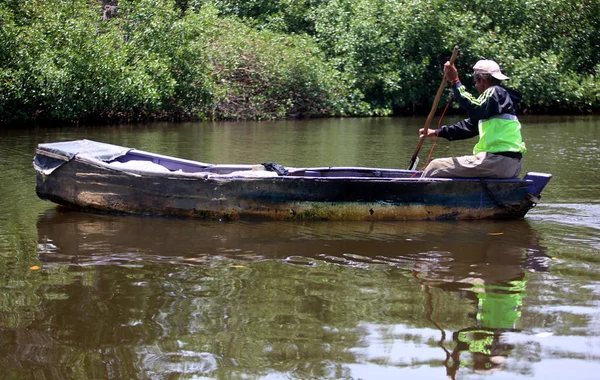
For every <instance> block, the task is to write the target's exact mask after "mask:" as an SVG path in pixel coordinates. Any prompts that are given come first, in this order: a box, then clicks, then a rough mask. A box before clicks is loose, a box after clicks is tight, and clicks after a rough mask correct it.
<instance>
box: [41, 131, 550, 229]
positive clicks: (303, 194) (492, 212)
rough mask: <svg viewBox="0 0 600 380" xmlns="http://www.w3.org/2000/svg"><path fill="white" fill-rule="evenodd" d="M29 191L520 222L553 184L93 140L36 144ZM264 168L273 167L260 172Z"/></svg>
mask: <svg viewBox="0 0 600 380" xmlns="http://www.w3.org/2000/svg"><path fill="white" fill-rule="evenodd" d="M34 167H35V169H36V173H37V174H36V177H37V179H36V192H37V195H38V196H39V197H40V198H41V199H44V200H48V201H52V202H55V203H57V204H60V205H65V206H70V207H76V208H81V209H89V210H97V211H104V212H119V213H134V214H145V215H157V216H183V217H197V218H206V219H251V218H258V219H278V220H284V219H312V220H448V219H450V220H459V219H515V218H522V217H524V216H525V214H526V213H527V212H528V211H529V210H530V209H531V208H532V207H534V206H535V205H536V204H537V203H538V202H539V200H540V196H541V195H540V194H541V191H542V189H543V188H544V187H545V186H546V184H547V183H548V181H549V180H550V178H551V175H550V174H546V173H528V174H527V175H526V176H525V177H524V178H516V179H480V178H419V175H420V172H417V171H411V170H401V169H383V168H367V167H315V168H292V167H285V168H284V167H282V166H280V165H277V164H261V165H222V164H218V165H213V164H208V163H202V162H197V161H191V160H186V159H182V158H176V157H170V156H165V155H160V154H155V153H151V152H146V151H141V150H137V149H132V148H126V147H121V146H117V145H111V144H106V143H101V142H95V141H90V140H76V141H65V142H56V143H46V144H39V145H38V147H37V149H36V153H35V157H34ZM267 169H270V170H267Z"/></svg>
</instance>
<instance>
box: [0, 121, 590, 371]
mask: <svg viewBox="0 0 600 380" xmlns="http://www.w3.org/2000/svg"><path fill="white" fill-rule="evenodd" d="M448 121H449V122H450V121H451V120H448ZM422 123H423V120H422V119H358V120H356V119H352V120H316V121H302V122H277V123H215V124H158V125H157V124H154V125H145V126H114V127H105V128H73V127H70V128H54V129H29V130H2V131H0V137H1V139H0V153H2V157H3V160H2V161H1V162H0V189H1V190H2V194H3V197H1V198H0V289H1V293H0V294H1V296H0V331H1V333H0V378H15V379H16V378H18V379H40V378H43V379H82V378H88V379H105V378H106V379H166V378H169V379H171V378H180V379H188V378H190V379H192V378H195V379H198V378H220V379H230V378H253V379H254V378H260V379H263V378H264V379H287V378H311V379H313V378H319V379H320V378H332V379H333V378H335V379H338V378H351V379H359V378H362V379H387V378H390V379H391V378H394V379H396V378H411V379H448V378H456V379H479V378H482V377H486V376H485V375H484V374H486V373H494V378H495V379H497V378H499V379H519V378H523V379H564V378H567V377H572V376H573V373H576V374H577V375H576V376H577V377H578V378H580V379H595V378H597V374H598V373H599V372H600V309H599V307H598V306H599V304H600V302H599V300H600V260H599V259H598V256H597V255H598V251H599V250H600V200H599V197H598V194H599V193H600V154H599V152H598V148H599V145H600V144H599V142H600V118H597V117H596V118H593V117H582V118H561V119H559V118H551V119H540V118H531V119H524V137H525V140H526V143H527V145H528V148H529V152H528V154H527V156H526V160H525V162H524V166H525V168H524V169H525V170H524V171H542V172H551V173H553V175H554V178H553V179H552V181H551V182H550V184H549V187H548V188H547V189H546V190H545V191H544V193H543V199H542V201H543V202H542V203H541V204H540V205H539V206H538V207H537V208H536V209H534V210H532V211H531V212H530V214H528V216H527V217H526V218H525V220H518V221H510V222H452V223H447V222H445V223H442V222H393V223H392V222H377V223H369V222H301V223H300V222H284V223H282V222H228V223H222V222H208V221H200V220H186V219H167V218H149V217H136V216H112V215H101V214H89V213H81V212H75V211H69V210H64V209H59V208H56V207H54V205H52V204H50V203H46V202H42V201H40V200H38V199H37V198H36V196H35V191H34V187H35V175H34V171H33V168H32V166H31V161H32V158H33V152H34V148H35V145H36V144H37V143H40V142H51V141H59V140H68V139H78V138H88V139H94V140H98V141H103V142H109V143H116V144H119V145H127V146H132V147H136V148H139V149H143V150H148V151H154V152H158V153H163V154H169V155H175V156H180V157H185V158H190V159H195V160H201V161H205V162H215V163H260V162H265V161H277V162H279V163H281V164H283V165H289V166H329V165H332V166H333V165H336V166H376V167H402V168H404V167H406V166H407V165H408V162H409V161H410V155H411V153H412V152H413V150H414V147H415V146H416V143H417V139H418V136H417V132H416V131H417V130H418V128H419V127H420V126H421V124H422ZM473 144H474V141H462V142H454V143H448V142H446V141H445V140H444V141H439V142H438V144H437V146H436V149H435V152H434V155H435V156H436V157H441V156H446V155H458V154H463V153H466V152H468V151H469V150H470V149H471V148H472V145H473ZM428 150H429V145H426V146H424V148H423V149H422V153H421V159H422V160H423V161H424V159H425V158H426V156H427V153H428ZM38 267H39V268H38Z"/></svg>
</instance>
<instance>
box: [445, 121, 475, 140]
mask: <svg viewBox="0 0 600 380" xmlns="http://www.w3.org/2000/svg"><path fill="white" fill-rule="evenodd" d="M436 133H437V135H438V136H440V137H443V138H445V139H447V140H450V141H452V140H464V139H469V138H471V137H475V136H477V135H479V129H478V127H477V125H474V124H473V123H472V122H471V120H470V119H465V120H463V121H459V122H458V123H456V124H453V125H450V126H446V125H444V126H442V127H441V128H440V129H438V130H436Z"/></svg>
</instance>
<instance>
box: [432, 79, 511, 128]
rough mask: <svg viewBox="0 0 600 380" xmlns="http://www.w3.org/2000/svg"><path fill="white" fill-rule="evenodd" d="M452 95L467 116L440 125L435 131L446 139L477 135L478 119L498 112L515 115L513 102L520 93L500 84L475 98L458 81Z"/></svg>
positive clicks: (487, 117)
mask: <svg viewBox="0 0 600 380" xmlns="http://www.w3.org/2000/svg"><path fill="white" fill-rule="evenodd" d="M452 90H453V93H454V97H455V98H456V99H457V100H458V103H459V104H460V106H461V107H462V109H464V110H465V111H466V112H467V114H468V115H469V117H468V118H467V119H465V120H462V121H459V122H458V123H456V124H453V125H450V126H446V125H444V126H442V127H441V128H440V129H438V130H437V131H436V132H437V134H438V136H440V137H443V138H445V139H448V140H464V139H468V138H471V137H475V136H477V135H479V128H478V124H479V120H485V119H489V118H491V117H493V116H497V115H500V114H511V115H515V114H516V113H515V106H514V105H515V104H516V103H517V102H518V101H519V100H520V94H518V93H516V92H514V91H509V90H507V89H506V88H504V87H501V86H492V87H489V88H488V89H486V90H485V91H484V92H483V93H482V94H481V95H480V96H479V97H478V98H475V97H474V96H473V95H471V94H470V93H469V92H467V89H466V88H465V86H464V85H463V84H462V83H460V81H458V82H456V83H454V84H453V85H452Z"/></svg>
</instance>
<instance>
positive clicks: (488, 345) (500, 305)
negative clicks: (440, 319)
mask: <svg viewBox="0 0 600 380" xmlns="http://www.w3.org/2000/svg"><path fill="white" fill-rule="evenodd" d="M526 283H527V279H526V275H525V274H524V275H523V278H522V279H519V280H512V281H508V282H505V283H504V284H499V285H493V284H483V285H482V284H475V285H474V286H473V288H472V290H473V292H474V293H475V294H476V295H477V299H478V301H479V302H478V307H477V316H476V320H477V327H475V328H468V329H463V330H460V331H457V332H455V333H454V334H453V339H454V341H455V342H456V343H457V346H456V349H455V351H454V355H453V356H454V357H455V360H456V359H458V354H459V352H460V351H469V352H470V353H471V355H472V359H473V369H474V370H475V371H476V372H479V373H489V372H493V371H497V370H499V369H501V368H502V367H503V365H504V361H505V360H506V357H507V354H508V352H509V351H510V350H512V349H513V348H514V347H513V346H512V345H510V344H508V343H506V342H504V340H505V339H504V337H503V335H502V334H503V333H504V332H506V331H514V330H515V329H517V324H518V322H519V319H520V317H521V306H522V305H523V297H524V296H525V285H526Z"/></svg>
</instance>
